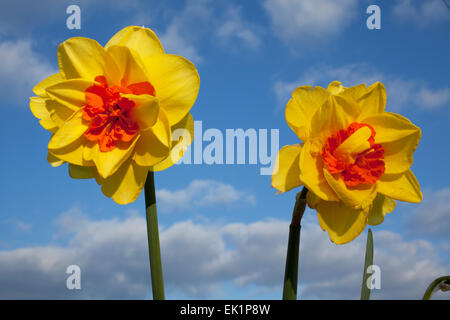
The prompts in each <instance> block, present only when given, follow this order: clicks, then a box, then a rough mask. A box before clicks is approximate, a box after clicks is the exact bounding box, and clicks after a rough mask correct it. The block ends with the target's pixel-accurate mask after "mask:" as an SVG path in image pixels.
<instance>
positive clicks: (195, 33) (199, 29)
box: [160, 0, 212, 63]
mask: <svg viewBox="0 0 450 320" xmlns="http://www.w3.org/2000/svg"><path fill="white" fill-rule="evenodd" d="M211 8H212V5H211V2H210V1H209V0H198V1H192V0H188V1H186V5H185V7H184V8H183V10H182V11H180V12H176V13H174V14H173V18H172V19H171V21H170V22H169V24H168V25H167V27H166V29H165V32H163V33H162V34H161V35H160V40H161V43H162V44H163V46H164V49H165V50H166V52H167V53H173V54H178V55H182V56H184V57H186V58H188V59H190V60H191V61H193V62H195V63H200V62H202V61H203V57H202V56H201V55H200V54H199V53H198V50H197V48H196V47H195V43H196V41H197V40H198V38H199V37H200V35H201V34H203V33H204V32H205V31H207V29H205V25H208V24H209V23H210V18H211V16H212V9H211Z"/></svg>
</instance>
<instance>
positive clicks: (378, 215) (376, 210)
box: [368, 193, 396, 226]
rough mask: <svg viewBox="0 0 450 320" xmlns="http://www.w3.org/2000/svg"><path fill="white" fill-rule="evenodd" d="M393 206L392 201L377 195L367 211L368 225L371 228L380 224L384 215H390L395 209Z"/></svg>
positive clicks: (379, 194)
mask: <svg viewBox="0 0 450 320" xmlns="http://www.w3.org/2000/svg"><path fill="white" fill-rule="evenodd" d="M395 205H396V204H395V201H394V200H393V199H391V198H389V197H386V196H384V195H382V194H381V193H378V194H377V196H376V198H375V200H374V201H373V204H372V207H371V209H370V211H369V216H368V218H369V219H368V223H369V224H370V225H371V226H376V225H379V224H381V223H382V222H383V221H384V217H385V216H386V213H391V212H392V211H393V210H394V209H395Z"/></svg>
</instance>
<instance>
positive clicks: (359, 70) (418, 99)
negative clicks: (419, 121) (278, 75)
mask: <svg viewBox="0 0 450 320" xmlns="http://www.w3.org/2000/svg"><path fill="white" fill-rule="evenodd" d="M334 80H339V81H341V83H342V84H343V85H344V86H346V87H350V86H354V85H357V84H360V83H365V84H366V85H371V84H373V83H374V82H376V81H380V82H382V83H383V84H384V85H385V87H386V92H387V110H390V111H399V110H401V109H402V108H404V107H406V106H411V105H413V106H416V107H419V108H422V109H436V108H439V107H443V106H445V105H448V104H449V102H450V88H441V89H431V88H430V87H429V86H428V85H427V84H426V83H425V82H424V81H423V80H418V79H406V78H404V77H401V76H398V75H395V74H389V73H383V72H381V71H379V70H377V69H376V68H374V67H372V66H370V65H368V64H366V63H352V64H348V65H344V66H341V67H333V66H328V65H322V66H316V67H313V68H310V69H308V70H306V71H305V72H304V73H303V74H302V75H301V76H300V77H299V79H298V80H296V81H292V82H291V81H283V80H278V81H276V82H275V84H274V88H273V89H274V92H275V95H276V97H277V100H278V101H277V106H278V108H284V105H285V104H286V102H287V101H288V100H289V98H290V97H291V94H292V91H294V89H295V88H297V87H298V86H302V85H312V86H315V85H320V86H322V87H325V88H326V87H327V86H328V84H329V83H330V82H332V81H334Z"/></svg>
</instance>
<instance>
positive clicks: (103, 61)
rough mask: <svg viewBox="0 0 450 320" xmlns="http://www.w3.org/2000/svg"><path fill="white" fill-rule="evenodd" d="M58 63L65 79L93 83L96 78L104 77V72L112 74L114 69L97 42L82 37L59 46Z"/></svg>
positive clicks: (71, 39)
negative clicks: (77, 79)
mask: <svg viewBox="0 0 450 320" xmlns="http://www.w3.org/2000/svg"><path fill="white" fill-rule="evenodd" d="M58 63H59V69H60V72H61V73H62V74H63V76H64V77H65V78H66V79H74V78H83V79H86V80H91V81H93V80H94V79H95V77H96V76H100V75H106V73H105V70H109V71H110V72H114V70H113V69H114V68H115V66H114V64H113V63H112V60H110V59H107V54H106V51H105V49H104V48H103V47H102V46H101V45H100V44H99V43H98V42H97V41H95V40H92V39H88V38H82V37H75V38H70V39H68V40H66V41H65V42H63V43H61V44H60V45H59V47H58Z"/></svg>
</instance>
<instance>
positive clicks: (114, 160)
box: [84, 134, 140, 179]
mask: <svg viewBox="0 0 450 320" xmlns="http://www.w3.org/2000/svg"><path fill="white" fill-rule="evenodd" d="M139 138H140V135H139V134H137V135H136V136H135V137H134V139H133V140H132V141H130V142H122V141H119V143H118V144H117V146H116V147H115V148H114V149H112V150H111V151H107V152H102V151H100V150H99V146H98V143H96V144H95V145H94V146H93V151H92V152H93V155H92V157H93V160H94V163H95V166H96V167H97V171H98V173H99V175H100V176H101V177H102V178H105V179H106V178H108V177H109V176H111V175H113V174H114V173H115V172H116V171H117V170H119V167H120V166H121V165H122V164H123V163H124V162H125V161H127V159H128V158H131V155H132V153H133V151H134V146H135V145H136V142H137V141H138V140H139ZM84 156H86V153H85V154H84Z"/></svg>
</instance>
